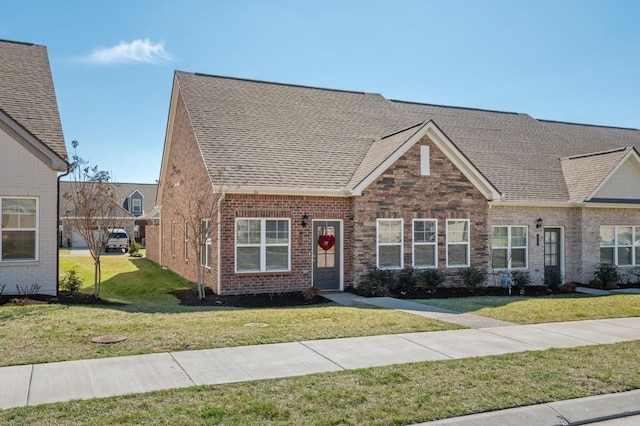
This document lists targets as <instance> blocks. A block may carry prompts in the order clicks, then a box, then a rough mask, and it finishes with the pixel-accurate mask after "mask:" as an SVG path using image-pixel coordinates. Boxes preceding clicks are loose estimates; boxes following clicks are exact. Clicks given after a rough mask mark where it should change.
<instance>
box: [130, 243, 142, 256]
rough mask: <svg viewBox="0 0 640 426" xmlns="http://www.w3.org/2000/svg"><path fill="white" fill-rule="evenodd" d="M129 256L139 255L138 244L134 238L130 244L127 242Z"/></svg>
mask: <svg viewBox="0 0 640 426" xmlns="http://www.w3.org/2000/svg"><path fill="white" fill-rule="evenodd" d="M129 256H133V257H141V256H142V255H141V254H140V244H138V243H137V242H136V240H131V244H129Z"/></svg>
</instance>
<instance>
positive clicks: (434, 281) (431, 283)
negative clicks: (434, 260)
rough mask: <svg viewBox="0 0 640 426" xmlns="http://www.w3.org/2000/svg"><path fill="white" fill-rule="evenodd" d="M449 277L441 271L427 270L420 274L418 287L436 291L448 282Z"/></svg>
mask: <svg viewBox="0 0 640 426" xmlns="http://www.w3.org/2000/svg"><path fill="white" fill-rule="evenodd" d="M446 279H447V276H446V275H445V273H444V272H442V271H441V270H440V269H425V270H424V271H421V272H420V273H419V274H418V277H417V281H418V286H419V287H423V288H427V289H429V290H435V289H436V288H438V287H440V286H441V285H442V284H444V282H445V281H446Z"/></svg>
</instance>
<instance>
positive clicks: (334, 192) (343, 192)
mask: <svg viewBox="0 0 640 426" xmlns="http://www.w3.org/2000/svg"><path fill="white" fill-rule="evenodd" d="M224 192H225V194H252V195H294V196H308V197H351V196H353V195H359V194H354V193H352V191H350V190H348V189H347V188H341V189H330V188H285V187H267V186H242V187H232V188H224Z"/></svg>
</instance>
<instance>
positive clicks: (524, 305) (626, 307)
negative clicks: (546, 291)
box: [416, 294, 640, 324]
mask: <svg viewBox="0 0 640 426" xmlns="http://www.w3.org/2000/svg"><path fill="white" fill-rule="evenodd" d="M416 302H420V303H424V304H425V305H432V306H437V307H440V308H447V309H453V310H454V311H458V312H467V313H470V314H474V315H481V316H485V317H489V318H495V319H499V320H503V321H509V322H514V323H517V324H537V323H543V322H557V321H580V320H587V319H604V318H622V317H637V316H640V295H636V294H617V295H611V296H589V295H583V294H568V295H557V296H544V297H525V296H479V297H460V298H450V299H423V300H416Z"/></svg>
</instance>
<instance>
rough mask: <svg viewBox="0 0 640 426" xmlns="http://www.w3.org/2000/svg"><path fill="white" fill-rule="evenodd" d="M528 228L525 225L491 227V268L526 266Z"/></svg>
mask: <svg viewBox="0 0 640 426" xmlns="http://www.w3.org/2000/svg"><path fill="white" fill-rule="evenodd" d="M527 236H528V228H527V227H526V226H493V227H491V266H492V267H493V269H518V268H526V267H527V259H528V255H527V250H528V244H527V241H528V238H527Z"/></svg>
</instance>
